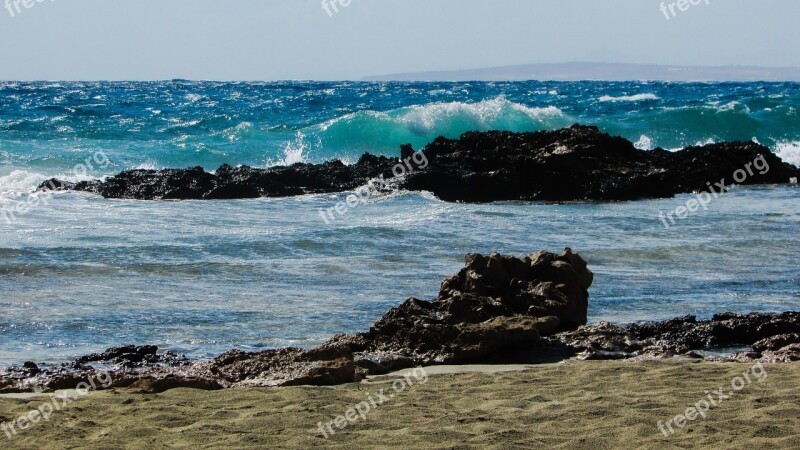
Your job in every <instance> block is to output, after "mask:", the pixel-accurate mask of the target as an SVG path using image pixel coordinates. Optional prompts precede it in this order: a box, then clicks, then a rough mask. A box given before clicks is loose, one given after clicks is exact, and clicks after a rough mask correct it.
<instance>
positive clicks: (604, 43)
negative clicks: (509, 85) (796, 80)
mask: <svg viewBox="0 0 800 450" xmlns="http://www.w3.org/2000/svg"><path fill="white" fill-rule="evenodd" d="M24 1H27V2H31V3H29V5H31V7H30V8H25V6H24V5H23V4H22V3H21V2H22V0H0V2H5V4H2V3H0V6H3V7H4V8H3V9H2V10H0V40H2V43H3V45H2V46H0V79H4V80H164V79H175V78H182V79H198V80H199V79H202V80H291V79H294V80H297V79H302V80H341V79H361V78H363V77H366V76H370V75H382V74H388V73H407V72H420V71H434V70H453V69H470V68H482V67H492V66H503V65H516V64H532V63H551V62H569V61H595V62H625V63H640V64H682V65H760V66H772V67H776V66H800V45H797V44H798V42H800V27H798V26H797V24H796V21H797V19H798V17H800V1H798V0H695V1H700V3H699V4H698V5H694V6H689V7H688V9H686V10H685V11H681V10H680V9H679V8H678V7H677V5H675V6H674V7H673V8H672V9H673V11H674V12H675V14H674V15H673V14H672V13H671V12H670V10H669V5H670V3H674V2H676V1H677V0H670V1H666V2H663V3H664V6H665V8H664V10H663V11H662V9H661V4H662V1H661V0H491V1H490V0H350V2H349V5H347V6H342V3H338V2H344V3H345V4H347V0H326V1H327V2H329V3H328V11H330V14H329V13H328V12H326V10H325V9H324V8H323V6H322V0H24ZM14 2H18V6H19V10H18V9H16V8H15V5H14ZM332 3H335V7H334V5H332ZM337 9H338V12H336V10H337ZM668 17H669V18H668Z"/></svg>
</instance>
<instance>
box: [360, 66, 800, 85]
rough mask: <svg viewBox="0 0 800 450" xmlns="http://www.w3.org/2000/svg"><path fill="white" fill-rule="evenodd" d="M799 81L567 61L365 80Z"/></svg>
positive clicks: (797, 74)
mask: <svg viewBox="0 0 800 450" xmlns="http://www.w3.org/2000/svg"><path fill="white" fill-rule="evenodd" d="M527 80H539V81H589V80H591V81H635V80H648V81H685V82H689V81H733V82H748V81H789V82H792V81H800V67H758V66H717V67H713V66H681V65H670V66H668V65H648V64H623V63H594V62H567V63H555V64H525V65H515V66H502V67H487V68H481V69H465V70H443V71H430V72H417V73H401V74H389V75H379V76H370V77H366V78H364V81H527Z"/></svg>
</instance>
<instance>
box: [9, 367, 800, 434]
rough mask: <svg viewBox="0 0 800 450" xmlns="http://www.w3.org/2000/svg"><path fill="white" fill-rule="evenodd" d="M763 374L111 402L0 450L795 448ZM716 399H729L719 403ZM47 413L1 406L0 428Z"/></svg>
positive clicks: (585, 376)
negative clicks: (680, 420)
mask: <svg viewBox="0 0 800 450" xmlns="http://www.w3.org/2000/svg"><path fill="white" fill-rule="evenodd" d="M763 368H764V370H763V374H762V375H763V376H762V377H756V376H754V375H751V376H749V377H744V376H742V374H743V373H746V372H748V371H749V370H751V369H752V364H738V363H712V362H697V363H692V362H686V361H684V362H567V363H563V364H552V365H541V366H494V367H493V366H475V367H463V366H458V367H433V368H428V369H427V371H426V377H425V378H422V377H419V378H413V377H411V378H409V377H406V378H404V377H403V374H402V373H398V374H393V375H388V376H382V377H374V378H370V379H369V380H366V381H364V382H362V383H357V384H349V385H342V386H338V387H334V388H320V387H289V388H271V389H260V388H259V389H229V390H223V391H201V390H193V389H175V390H171V391H166V392H163V393H157V394H151V393H143V392H142V390H141V389H138V390H137V389H123V390H111V391H103V392H93V393H91V394H89V395H88V396H86V397H84V398H81V399H80V400H77V401H76V402H74V403H72V404H71V405H69V406H68V407H66V408H65V409H64V410H63V411H56V412H54V413H53V414H52V416H51V417H50V418H49V420H48V421H41V420H40V422H39V423H36V424H31V425H30V427H29V428H28V429H27V430H24V431H20V432H19V434H18V435H16V436H13V439H11V440H9V439H8V438H7V437H6V436H2V438H3V439H4V441H3V443H2V447H3V448H23V449H38V448H53V449H56V448H59V449H60V448H198V447H199V448H311V447H315V448H453V449H455V448H497V449H501V448H503V449H505V448H565V449H606V448H725V449H733V448H737V449H738V448H741V449H744V448H759V449H770V448H775V449H789V448H800V419H799V418H800V393H798V389H797V388H798V379H800V364H797V363H792V364H781V365H764V366H763ZM406 375H408V374H406ZM746 378H749V382H748V381H747V380H746ZM737 379H738V380H740V381H741V383H740V382H737V381H734V380H737ZM396 380H407V381H408V380H410V381H411V382H409V383H406V384H405V388H404V389H403V390H402V391H401V392H396V393H394V394H393V396H392V397H391V398H388V399H386V400H384V401H383V403H382V404H381V402H380V399H379V396H378V393H379V392H380V391H381V389H383V394H385V395H386V396H387V397H388V395H389V393H390V392H394V391H393V383H394V382H396ZM425 380H427V381H425ZM732 381H733V383H732ZM732 385H733V386H735V387H736V388H738V390H736V391H734V389H732V388H731V386H732ZM718 388H723V389H724V391H723V392H724V393H726V395H729V398H724V399H723V400H718V399H717V395H716V393H717V390H718ZM710 394H714V396H713V399H714V400H715V401H718V402H719V403H718V405H717V406H716V407H712V408H710V409H709V410H708V411H707V412H704V414H705V416H706V417H705V419H703V418H702V417H699V416H698V417H696V418H695V419H694V420H686V422H685V424H684V426H683V427H682V428H679V427H677V426H674V425H673V426H672V429H673V430H674V433H673V434H670V435H669V437H667V436H665V433H664V432H661V431H659V428H658V422H659V421H662V423H665V422H667V421H669V420H671V419H672V420H673V423H674V418H675V416H677V415H682V414H683V415H685V414H686V409H687V408H689V407H692V406H693V405H697V404H698V402H700V401H702V400H705V399H708V398H710V397H709V395H710ZM369 398H371V399H372V400H373V401H374V402H375V404H377V407H373V408H371V411H369V412H368V413H367V414H366V420H363V419H362V418H361V417H358V416H356V417H355V420H353V421H350V422H347V423H346V424H345V425H344V427H343V429H338V428H335V427H336V425H334V426H333V429H334V431H335V434H333V435H332V436H329V437H328V438H327V439H326V438H325V437H324V436H323V433H322V432H321V431H320V429H321V428H320V423H323V424H325V423H329V422H330V421H333V420H334V419H335V418H336V417H337V416H344V415H345V414H346V413H347V411H348V410H350V409H354V408H355V407H356V405H358V404H359V403H361V402H364V401H365V400H367V399H369ZM43 401H44V398H42V397H36V398H26V399H19V398H10V397H3V398H1V399H0V419H2V420H3V421H8V420H11V419H12V418H17V417H19V416H21V415H22V414H25V413H27V412H28V411H30V410H33V409H36V408H38V406H39V405H40V404H41V403H42V402H43ZM691 415H692V414H689V416H691ZM352 416H353V415H352V414H351V418H352ZM684 417H685V416H684ZM322 429H325V428H324V425H323V428H322ZM665 429H666V427H665ZM666 433H667V434H669V431H666Z"/></svg>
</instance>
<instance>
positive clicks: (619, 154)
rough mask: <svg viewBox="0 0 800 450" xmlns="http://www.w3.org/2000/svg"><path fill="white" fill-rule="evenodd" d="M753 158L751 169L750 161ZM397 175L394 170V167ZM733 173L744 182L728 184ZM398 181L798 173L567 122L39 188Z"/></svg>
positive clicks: (563, 185) (637, 182)
mask: <svg viewBox="0 0 800 450" xmlns="http://www.w3.org/2000/svg"><path fill="white" fill-rule="evenodd" d="M756 160H758V162H757V163H754V161H756ZM398 168H399V169H402V170H399V169H398ZM737 170H744V171H745V172H743V173H744V175H745V177H744V179H743V180H742V181H735V180H734V176H735V174H736V171H737ZM395 175H402V176H401V177H399V178H396V179H395V180H394V181H396V182H397V187H399V188H401V189H407V190H413V191H428V192H432V193H433V194H435V195H436V196H437V197H439V198H440V199H442V200H445V201H464V202H490V201H498V200H542V201H568V200H633V199H640V198H657V197H672V196H673V195H675V194H677V193H682V192H692V191H709V190H711V189H713V190H715V191H717V192H720V191H721V190H723V188H722V187H719V186H715V183H717V182H720V181H721V180H723V179H724V180H725V183H724V186H725V189H727V188H728V187H729V186H730V185H731V184H732V183H734V182H736V183H737V184H765V183H789V180H790V178H792V177H797V176H798V175H800V169H797V168H795V167H794V166H791V165H789V164H787V163H784V162H783V161H781V160H780V158H778V157H777V156H775V155H774V154H773V153H772V152H770V151H769V149H767V148H766V147H764V146H761V145H759V144H756V143H753V142H729V143H721V144H710V145H706V146H703V147H689V148H686V149H684V150H681V151H678V152H670V151H666V150H663V149H656V150H653V151H643V150H638V149H636V148H635V147H634V146H633V144H632V143H631V142H630V141H628V140H626V139H624V138H621V137H612V136H610V135H608V134H606V133H601V132H600V130H599V129H597V128H596V127H589V126H579V125H575V126H573V127H570V128H565V129H562V130H556V131H541V132H536V133H513V132H508V131H487V132H469V133H465V134H464V135H462V136H461V137H460V138H459V139H445V138H443V137H440V138H438V139H436V140H435V141H433V142H432V143H430V144H429V145H427V146H426V147H425V148H424V149H422V151H421V152H419V153H416V152H414V150H413V149H412V148H411V146H409V145H404V146H403V147H402V148H401V159H400V160H397V159H392V158H386V157H383V156H380V157H379V156H374V155H370V154H365V155H364V156H362V157H361V159H360V160H359V161H358V163H356V164H354V165H351V166H347V165H345V164H343V163H342V162H341V161H338V160H337V161H330V162H326V163H323V164H304V163H300V164H294V165H292V166H289V167H273V168H270V169H256V168H252V167H247V166H244V167H231V166H229V165H223V166H221V167H220V168H218V169H217V170H216V172H215V173H209V172H206V171H204V170H203V168H201V167H194V168H190V169H167V170H130V171H126V172H122V173H120V174H118V175H117V176H115V177H111V178H108V179H107V180H105V181H90V182H80V183H69V182H65V181H60V180H56V179H53V180H48V181H46V182H44V183H42V185H41V186H40V187H39V189H40V190H76V191H86V192H93V193H96V194H99V195H102V196H103V197H107V198H126V199H140V200H158V199H207V200H213V199H240V198H257V197H287V196H294V195H302V194H316V193H330V192H345V191H352V190H355V189H356V188H359V187H361V186H365V185H366V184H367V183H368V182H369V181H370V180H374V179H381V180H388V179H390V178H393V177H395Z"/></svg>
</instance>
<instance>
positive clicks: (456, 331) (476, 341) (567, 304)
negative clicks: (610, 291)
mask: <svg viewBox="0 0 800 450" xmlns="http://www.w3.org/2000/svg"><path fill="white" fill-rule="evenodd" d="M592 280H593V275H592V272H591V271H589V270H588V268H587V266H586V262H585V261H584V260H583V259H582V258H581V257H580V256H578V255H577V254H575V253H573V252H572V250H570V249H566V250H565V251H564V253H562V254H560V255H555V254H552V253H547V252H539V253H534V254H532V255H530V256H528V257H525V258H523V259H518V258H514V257H504V256H501V255H499V254H493V255H490V256H483V255H478V254H470V255H467V257H466V267H465V268H464V269H462V270H461V271H460V272H459V273H458V274H456V275H455V276H453V277H452V278H450V279H448V280H446V281H445V282H444V283H443V284H442V288H441V291H440V293H439V298H438V299H436V300H435V301H433V302H428V301H423V300H419V299H414V298H412V299H409V300H407V301H406V302H405V303H403V304H402V305H401V306H400V307H397V308H394V309H392V310H391V311H389V312H388V313H387V314H386V315H385V316H383V318H381V319H380V320H378V321H377V322H376V323H375V324H374V325H373V326H372V328H371V329H370V331H369V332H368V333H364V334H362V335H360V336H358V337H345V336H337V337H335V338H334V339H332V340H331V341H330V342H329V345H345V346H347V347H348V348H350V350H351V351H353V352H354V353H356V361H358V362H359V366H360V367H364V368H367V369H369V370H371V371H388V370H393V369H400V368H405V367H409V366H410V365H413V364H423V365H424V364H464V363H471V362H477V361H480V360H481V359H483V358H486V357H489V356H491V355H494V354H497V353H505V352H514V351H518V350H519V349H520V348H525V347H526V346H530V345H531V344H532V343H534V342H536V341H537V340H538V339H539V337H540V336H550V335H553V334H554V333H555V332H557V331H560V330H567V329H573V328H575V327H577V326H579V325H581V324H584V323H586V315H587V308H588V298H589V294H588V288H589V286H590V285H591V283H592Z"/></svg>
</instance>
